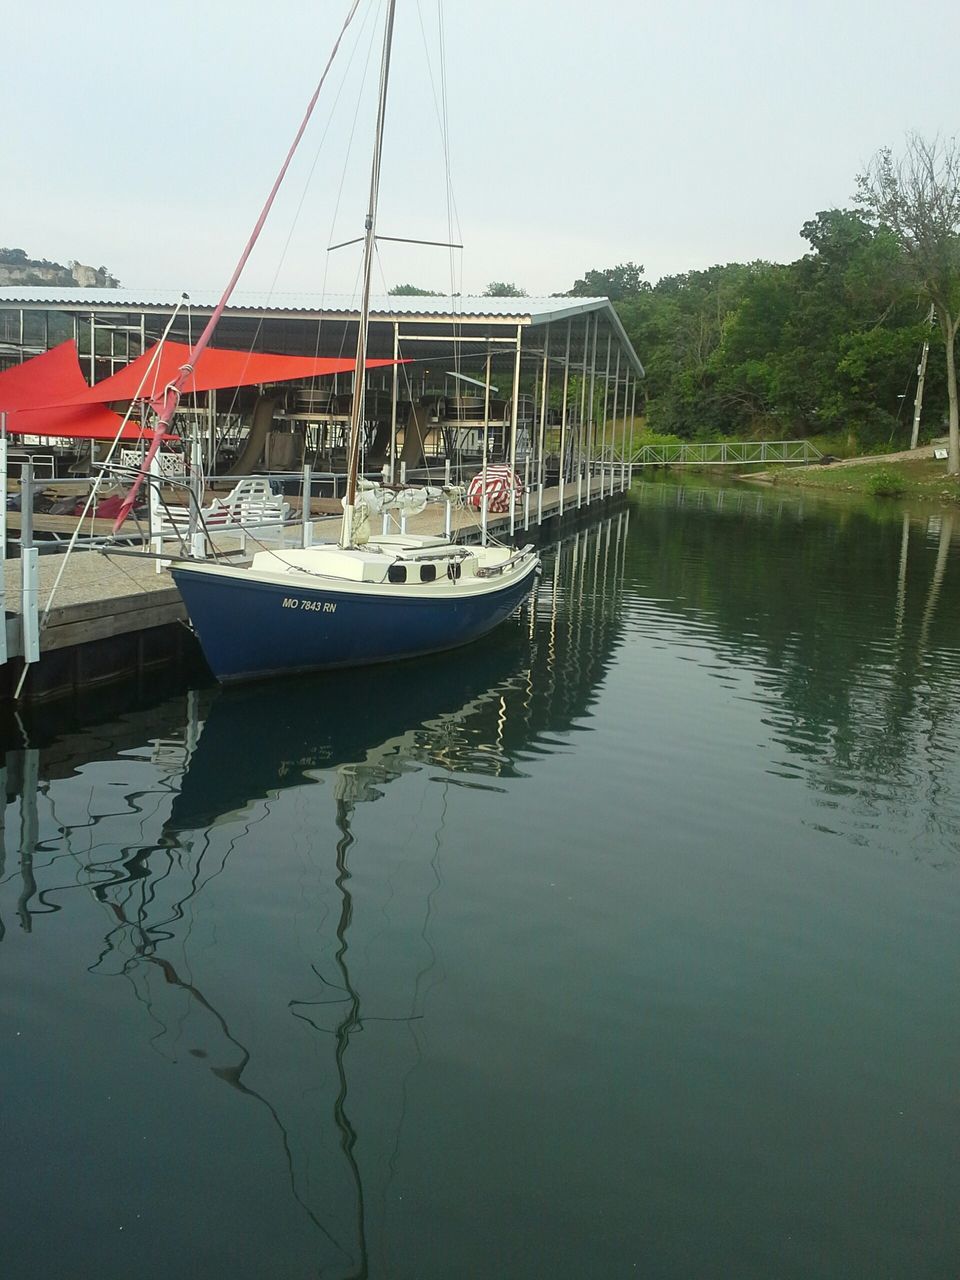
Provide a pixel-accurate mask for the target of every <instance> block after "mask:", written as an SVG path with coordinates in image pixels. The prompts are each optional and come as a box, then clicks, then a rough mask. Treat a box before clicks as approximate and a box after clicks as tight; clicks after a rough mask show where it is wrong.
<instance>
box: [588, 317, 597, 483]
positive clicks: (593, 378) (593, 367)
mask: <svg viewBox="0 0 960 1280" xmlns="http://www.w3.org/2000/svg"><path fill="white" fill-rule="evenodd" d="M599 328H600V317H599V316H598V315H595V316H594V317H593V347H592V349H591V352H590V403H589V407H588V420H587V423H586V431H587V506H588V507H589V505H590V501H591V498H592V496H593V475H592V474H591V467H592V461H591V454H592V451H593V440H592V437H593V395H594V390H595V388H596V382H597V330H598V329H599Z"/></svg>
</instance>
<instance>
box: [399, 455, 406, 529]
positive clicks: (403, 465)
mask: <svg viewBox="0 0 960 1280" xmlns="http://www.w3.org/2000/svg"><path fill="white" fill-rule="evenodd" d="M406 483H407V464H406V463H405V462H401V463H400V487H401V488H403V487H404V486H405V485H406ZM400 532H401V533H406V532H407V513H406V511H405V510H404V508H403V507H401V508H400Z"/></svg>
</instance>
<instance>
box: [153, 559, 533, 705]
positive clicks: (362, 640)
mask: <svg viewBox="0 0 960 1280" xmlns="http://www.w3.org/2000/svg"><path fill="white" fill-rule="evenodd" d="M171 573H172V574H173V578H174V581H175V582H176V584H177V587H178V588H179V590H180V594H181V596H182V597H183V601H184V604H185V605H186V607H187V612H188V614H189V615H190V621H191V622H192V624H193V627H194V630H195V631H196V633H197V636H198V638H199V640H200V645H201V647H202V649H203V653H204V656H205V658H206V659H207V662H208V664H209V666H210V669H211V671H212V672H213V674H214V675H215V676H216V678H217V679H218V680H220V681H221V682H223V683H229V682H232V681H238V680H254V679H258V678H260V677H262V676H273V675H282V674H292V673H294V672H298V671H316V670H324V669H327V668H331V667H354V666H365V665H369V664H371V663H376V662H393V661H397V660H399V659H402V658H414V657H420V656H422V655H424V654H428V653H438V652H440V651H442V650H444V649H453V648H456V647H458V646H460V645H464V644H470V643H471V642H472V641H473V640H477V639H479V637H480V636H483V635H486V633H487V632H488V631H491V630H492V629H493V628H494V627H496V626H497V625H499V623H501V622H503V621H504V620H505V619H506V618H508V617H509V616H510V614H511V613H512V612H513V611H514V609H516V607H517V605H519V604H520V603H521V601H523V600H524V599H525V598H526V596H527V595H529V593H530V590H531V588H532V587H533V584H534V582H535V581H536V576H537V562H536V561H535V560H534V561H532V562H531V565H530V570H529V572H528V573H526V574H524V575H523V576H522V577H521V578H519V579H517V578H514V579H513V580H512V581H511V582H510V583H509V584H507V585H505V586H504V587H503V588H502V589H500V590H493V591H489V592H484V593H483V594H479V595H473V596H457V597H453V598H451V597H447V598H443V597H439V596H438V597H436V598H433V599H430V598H425V597H423V596H416V597H414V596H409V595H406V596H404V595H401V594H399V593H398V594H397V595H395V596H391V595H390V594H389V593H387V592H384V593H382V594H376V595H372V594H367V595H363V594H360V593H353V592H351V591H350V590H349V589H347V590H338V589H335V588H330V587H327V586H322V587H314V586H313V585H312V584H311V585H309V586H305V584H304V583H303V581H302V580H300V581H297V582H296V584H294V583H292V582H291V583H289V584H282V585H281V584H278V583H273V582H264V581H259V580H257V579H255V578H247V577H240V576H218V575H215V574H211V573H206V572H204V571H203V570H202V569H194V568H191V567H189V566H187V565H184V564H180V565H174V566H173V567H172V568H171Z"/></svg>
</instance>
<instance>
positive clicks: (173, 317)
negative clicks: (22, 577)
mask: <svg viewBox="0 0 960 1280" xmlns="http://www.w3.org/2000/svg"><path fill="white" fill-rule="evenodd" d="M185 297H186V294H184V295H182V296H181V298H180V299H179V301H178V302H177V305H176V306H175V307H174V309H173V314H172V315H171V317H170V319H169V321H168V322H167V326H166V328H165V329H164V331H163V335H162V336H161V338H160V341H159V342H158V343H157V345H156V347H155V349H154V352H153V355H152V356H151V357H150V360H149V361H148V363H147V367H146V368H145V369H144V371H143V377H142V378H141V379H140V385H139V387H137V394H136V396H134V398H133V399H132V400H131V401H130V404H129V405H128V406H127V412H126V413H125V414H124V415H123V419H122V421H121V423H120V426H119V427H118V428H117V433H116V435H115V436H114V438H113V440H112V442H111V444H110V448H109V449H108V450H107V456H106V458H105V459H104V466H103V469H102V470H101V472H100V474H99V475H98V476H97V477H96V479H95V480H94V482H93V484H92V485H91V487H90V493H89V495H88V497H87V500H86V502H85V503H84V507H83V510H82V511H81V513H80V517H79V519H78V520H77V527H76V528H75V529H74V531H73V534H72V536H71V538H70V541H69V543H68V544H67V549H66V551H65V552H64V553H63V563H62V564H61V565H60V569H59V572H58V573H57V576H56V578H55V579H54V583H53V586H52V587H51V588H50V594H49V596H48V597H47V603H46V606H45V607H44V610H43V615H42V617H41V619H40V630H41V631H43V629H44V627H45V626H46V625H47V619H48V618H49V616H50V610H51V609H52V608H53V600H54V596H55V595H56V594H57V589H58V588H59V586H60V583H61V581H62V579H63V575H64V572H65V571H66V568H67V561H68V559H69V557H70V553H71V552H72V551H73V550H74V549H75V547H76V545H77V539H78V538H79V536H80V530H81V528H82V527H83V522H84V520H85V519H86V517H87V512H88V511H90V509H91V507H92V506H93V503H94V500H95V498H96V496H97V491H98V490H99V488H100V483H101V481H102V480H103V477H104V476H105V475H106V466H107V465H108V464H109V462H110V460H111V458H112V457H113V453H114V450H115V449H116V447H117V445H118V444H119V442H120V437H121V436H122V435H123V430H124V427H126V425H127V423H128V422H129V420H130V414H131V413H132V412H133V406H134V405H135V404H136V403H137V397H139V395H140V392H141V391H142V390H143V387H144V384H145V383H146V380H147V378H148V377H149V376H150V371H151V369H152V368H153V366H154V364H155V363H156V364H159V360H160V353H161V351H162V350H163V344H164V342H165V341H166V338H167V335H168V334H169V332H170V330H171V329H172V328H173V323H174V321H175V320H176V318H177V316H178V315H179V314H180V310H181V308H182V306H183V303H184V299H185ZM91 519H92V517H91ZM29 666H30V664H29V663H24V666H23V671H22V672H21V673H20V681H19V684H18V685H17V691H16V694H15V695H14V696H15V698H19V696H20V691H21V689H22V688H23V682H24V680H25V679H26V675H27V671H28V669H29Z"/></svg>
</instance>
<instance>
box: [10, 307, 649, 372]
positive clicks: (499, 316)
mask: <svg viewBox="0 0 960 1280" xmlns="http://www.w3.org/2000/svg"><path fill="white" fill-rule="evenodd" d="M186 296H187V298H188V299H189V303H190V307H191V308H192V309H193V310H195V311H201V312H203V311H212V310H213V308H214V307H215V306H216V305H217V303H218V302H219V301H220V294H219V293H213V292H208V291H206V290H199V291H198V292H196V293H193V292H191V293H188V294H187V295H186ZM183 297H184V293H183V292H181V291H178V290H176V289H132V288H117V289H100V288H86V289H84V288H62V287H60V286H59V285H0V309H2V308H3V307H47V308H54V309H64V310H67V311H79V310H87V309H90V310H95V311H101V312H102V311H108V312H109V311H113V312H116V311H125V310H139V311H171V310H172V309H173V308H174V307H175V306H176V305H177V303H178V302H180V301H181V299H182V298H183ZM358 310H359V298H358V296H357V295H355V294H322V293H301V292H296V293H282V292H278V291H273V292H253V291H244V290H241V289H237V290H235V291H234V294H233V297H232V299H231V302H230V305H229V307H228V308H227V311H226V314H227V315H232V316H240V315H245V314H246V315H267V316H274V317H278V318H279V317H282V316H292V317H297V316H302V317H304V318H306V317H307V316H321V315H322V316H327V317H329V316H338V317H343V318H344V319H350V318H355V317H356V316H357V313H358ZM593 311H602V312H604V313H605V314H606V317H607V319H608V320H609V322H610V324H611V325H612V326H613V328H614V330H615V332H616V333H617V334H618V336H619V338H620V341H621V342H622V344H623V345H624V347H625V348H626V350H627V352H628V353H629V357H630V360H631V363H633V364H634V367H635V369H636V372H637V373H638V374H639V375H640V376H641V377H642V376H643V366H642V364H641V363H640V361H639V359H638V358H637V355H636V352H635V351H634V350H633V347H632V345H631V343H630V339H629V338H628V337H627V335H626V333H625V331H624V328H623V325H622V324H621V323H620V317H619V316H618V315H617V313H616V311H615V310H614V308H613V306H612V304H611V303H610V300H609V299H608V298H568V297H552V298H488V297H476V296H460V297H450V296H449V295H447V296H445V297H429V296H419V295H416V296H412V297H404V296H401V295H396V294H383V295H380V296H378V297H372V298H371V299H370V314H371V316H375V317H376V318H377V319H378V320H407V321H409V320H416V319H419V320H424V321H426V322H428V323H429V322H443V321H446V322H448V323H451V324H456V323H473V324H476V323H483V322H484V321H494V322H496V323H508V322H512V323H513V324H521V325H527V326H533V325H540V324H548V323H549V322H550V321H557V320H569V319H573V318H574V317H575V316H579V315H583V314H584V313H586V312H593Z"/></svg>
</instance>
